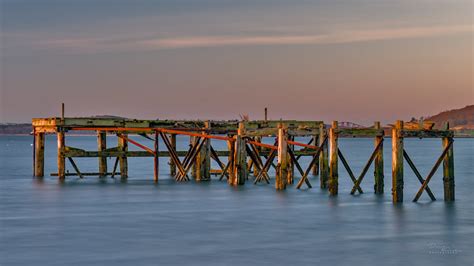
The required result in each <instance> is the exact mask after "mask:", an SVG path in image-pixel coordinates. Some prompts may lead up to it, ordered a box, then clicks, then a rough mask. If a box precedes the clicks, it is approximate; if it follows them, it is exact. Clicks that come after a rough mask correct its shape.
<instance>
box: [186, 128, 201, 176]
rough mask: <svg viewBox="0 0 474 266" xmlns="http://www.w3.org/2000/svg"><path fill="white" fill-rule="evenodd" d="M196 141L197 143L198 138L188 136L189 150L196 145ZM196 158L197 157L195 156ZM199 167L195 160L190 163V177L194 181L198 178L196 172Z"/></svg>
mask: <svg viewBox="0 0 474 266" xmlns="http://www.w3.org/2000/svg"><path fill="white" fill-rule="evenodd" d="M197 141H198V138H197V137H195V136H189V146H190V148H191V147H194V145H196V144H197ZM196 157H197V156H196ZM200 167H201V164H198V163H197V160H196V159H195V160H194V161H193V162H192V168H191V176H192V177H193V178H194V180H197V178H198V176H197V172H199V169H200Z"/></svg>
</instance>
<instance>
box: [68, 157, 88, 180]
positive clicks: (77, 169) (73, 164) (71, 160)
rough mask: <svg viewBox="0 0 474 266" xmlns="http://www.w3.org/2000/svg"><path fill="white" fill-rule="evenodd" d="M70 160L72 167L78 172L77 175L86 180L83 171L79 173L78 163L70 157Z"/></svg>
mask: <svg viewBox="0 0 474 266" xmlns="http://www.w3.org/2000/svg"><path fill="white" fill-rule="evenodd" d="M68 159H69V162H70V163H71V165H72V167H73V168H74V170H75V171H76V173H77V175H78V176H79V177H80V178H84V176H83V175H82V174H81V171H79V167H77V165H76V163H75V162H74V160H73V159H72V158H71V157H68Z"/></svg>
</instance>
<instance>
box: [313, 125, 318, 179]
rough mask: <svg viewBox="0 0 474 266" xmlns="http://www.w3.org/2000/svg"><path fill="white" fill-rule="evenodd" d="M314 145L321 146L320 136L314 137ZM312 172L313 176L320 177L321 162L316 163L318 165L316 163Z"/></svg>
mask: <svg viewBox="0 0 474 266" xmlns="http://www.w3.org/2000/svg"><path fill="white" fill-rule="evenodd" d="M312 144H313V145H314V146H319V134H315V135H314V137H313V142H312ZM312 172H313V175H319V160H318V161H316V163H314V165H313V168H312Z"/></svg>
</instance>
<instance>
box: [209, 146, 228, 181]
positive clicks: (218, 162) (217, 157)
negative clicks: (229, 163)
mask: <svg viewBox="0 0 474 266" xmlns="http://www.w3.org/2000/svg"><path fill="white" fill-rule="evenodd" d="M211 158H212V159H213V160H214V161H216V163H217V164H218V165H219V167H220V168H221V169H222V172H223V173H224V174H225V175H227V174H226V173H225V171H224V168H225V166H226V165H225V164H224V163H223V162H222V161H221V160H220V159H219V155H218V154H217V152H216V151H215V150H214V148H213V147H212V145H211Z"/></svg>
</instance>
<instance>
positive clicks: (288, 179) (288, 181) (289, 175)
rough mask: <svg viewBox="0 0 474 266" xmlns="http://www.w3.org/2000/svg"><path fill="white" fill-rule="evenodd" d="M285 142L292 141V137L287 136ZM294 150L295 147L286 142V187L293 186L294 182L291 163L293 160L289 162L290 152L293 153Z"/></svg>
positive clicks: (293, 169) (293, 166)
mask: <svg viewBox="0 0 474 266" xmlns="http://www.w3.org/2000/svg"><path fill="white" fill-rule="evenodd" d="M287 140H291V141H294V136H287ZM294 148H295V145H292V144H288V142H287V147H286V150H287V154H286V161H287V162H286V165H287V168H288V170H287V176H286V184H287V185H291V184H293V182H294V180H293V179H294V178H293V176H294V174H295V165H294V163H293V160H291V157H290V151H293V150H294Z"/></svg>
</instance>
